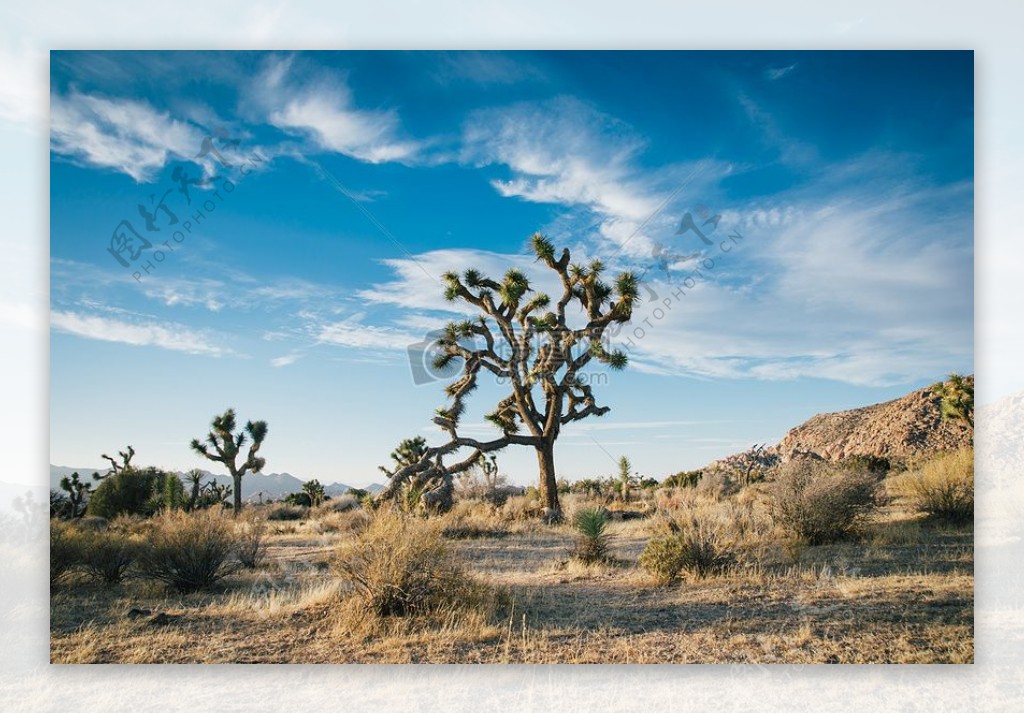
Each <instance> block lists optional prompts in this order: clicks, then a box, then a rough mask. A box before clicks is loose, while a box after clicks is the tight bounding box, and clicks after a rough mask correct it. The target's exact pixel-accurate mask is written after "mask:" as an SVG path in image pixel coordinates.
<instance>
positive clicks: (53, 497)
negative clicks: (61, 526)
mask: <svg viewBox="0 0 1024 714" xmlns="http://www.w3.org/2000/svg"><path fill="white" fill-rule="evenodd" d="M50 518H62V519H64V520H67V519H69V518H74V508H73V507H72V505H71V499H69V498H68V497H67V494H64V493H61V492H60V491H56V490H54V489H52V488H51V489H50Z"/></svg>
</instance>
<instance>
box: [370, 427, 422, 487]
mask: <svg viewBox="0 0 1024 714" xmlns="http://www.w3.org/2000/svg"><path fill="white" fill-rule="evenodd" d="M426 450H427V440H426V439H424V438H423V437H422V436H414V437H413V438H411V439H402V442H401V443H400V444H399V445H398V448H397V449H395V450H394V451H392V452H391V460H392V461H394V462H395V466H394V468H393V469H389V468H388V467H387V466H378V467H377V468H378V469H380V471H381V473H383V474H384V475H385V476H387V477H388V478H391V477H392V476H394V475H395V474H396V473H398V472H399V471H401V470H402V469H404V468H405V467H406V466H411V465H413V464H415V463H418V462H419V460H420V459H421V458H423V454H424V453H425V452H426Z"/></svg>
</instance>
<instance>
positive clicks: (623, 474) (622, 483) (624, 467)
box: [619, 456, 633, 501]
mask: <svg viewBox="0 0 1024 714" xmlns="http://www.w3.org/2000/svg"><path fill="white" fill-rule="evenodd" d="M632 470H633V466H632V464H630V463H629V459H628V458H626V457H625V456H621V457H619V492H620V493H621V494H622V500H623V501H628V500H629V484H630V483H631V481H632V477H631V476H630V474H629V472H630V471H632Z"/></svg>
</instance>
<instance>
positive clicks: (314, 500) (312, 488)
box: [302, 479, 327, 508]
mask: <svg viewBox="0 0 1024 714" xmlns="http://www.w3.org/2000/svg"><path fill="white" fill-rule="evenodd" d="M302 492H303V493H304V494H306V497H307V498H308V499H309V507H310V508H316V507H317V506H319V505H320V504H321V503H323V502H324V498H325V497H326V495H327V494H325V493H324V487H323V486H322V485H321V483H320V482H319V481H317V480H316V479H312V480H311V481H306V482H305V483H303V484H302Z"/></svg>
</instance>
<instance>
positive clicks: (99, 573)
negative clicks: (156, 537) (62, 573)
mask: <svg viewBox="0 0 1024 714" xmlns="http://www.w3.org/2000/svg"><path fill="white" fill-rule="evenodd" d="M80 543H81V548H82V553H81V561H82V569H83V570H84V571H85V572H87V573H88V574H89V575H90V576H92V577H93V578H95V579H96V580H99V581H101V582H103V583H105V584H107V585H114V584H116V583H119V582H121V580H122V579H123V578H124V576H125V574H126V573H127V572H128V569H129V568H130V567H131V566H132V564H133V563H134V562H135V560H136V558H137V557H138V554H139V543H138V542H137V541H136V540H135V539H133V538H132V537H131V536H130V535H129V534H127V533H125V532H124V531H121V530H113V529H106V530H96V529H93V530H90V531H84V532H83V533H82V535H81V541H80Z"/></svg>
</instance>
